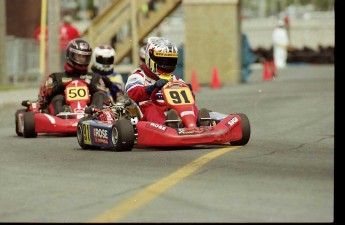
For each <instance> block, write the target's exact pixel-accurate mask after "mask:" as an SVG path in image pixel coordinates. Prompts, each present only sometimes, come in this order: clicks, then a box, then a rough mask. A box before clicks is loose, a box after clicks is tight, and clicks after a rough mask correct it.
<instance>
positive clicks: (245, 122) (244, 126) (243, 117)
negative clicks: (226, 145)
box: [230, 113, 250, 146]
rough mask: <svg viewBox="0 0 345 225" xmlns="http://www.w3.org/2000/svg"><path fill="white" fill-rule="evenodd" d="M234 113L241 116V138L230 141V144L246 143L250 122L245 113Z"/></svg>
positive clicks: (248, 136)
mask: <svg viewBox="0 0 345 225" xmlns="http://www.w3.org/2000/svg"><path fill="white" fill-rule="evenodd" d="M236 115H238V116H240V117H241V124H242V138H241V139H240V140H237V141H231V142H230V144H231V145H234V146H237V145H246V144H247V143H248V141H249V138H250V123H249V119H248V117H247V115H245V114H243V113H236Z"/></svg>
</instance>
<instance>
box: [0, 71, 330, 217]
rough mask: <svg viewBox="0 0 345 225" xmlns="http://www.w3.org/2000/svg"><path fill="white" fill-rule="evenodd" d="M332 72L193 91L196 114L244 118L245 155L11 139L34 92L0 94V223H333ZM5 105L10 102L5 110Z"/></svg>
mask: <svg viewBox="0 0 345 225" xmlns="http://www.w3.org/2000/svg"><path fill="white" fill-rule="evenodd" d="M334 77H335V76H334V66H333V65H289V66H288V68H286V69H284V70H281V71H279V74H278V77H276V78H274V79H273V80H269V81H264V80H262V78H261V70H260V69H257V70H255V71H254V73H253V74H252V75H251V77H250V82H249V83H247V84H239V85H231V86H224V87H222V88H220V89H211V88H209V87H202V88H201V90H200V91H199V92H197V93H196V97H197V103H198V105H199V107H207V108H209V109H212V110H214V111H218V112H222V113H239V112H241V113H245V114H246V115H247V116H248V118H249V120H250V123H251V139H250V140H249V143H248V144H247V145H246V146H243V147H234V146H230V145H217V146H195V147H189V148H166V149H160V148H144V147H138V146H136V147H135V148H134V149H133V151H131V152H112V151H99V150H93V151H91V150H90V151H86V150H81V149H80V147H79V145H78V143H77V139H76V137H75V136H62V135H58V136H55V135H39V137H38V138H34V139H24V138H22V137H17V136H16V134H15V129H14V113H15V111H16V109H19V108H21V106H20V102H21V101H22V100H24V99H27V98H29V99H30V98H31V97H33V98H34V97H36V94H37V91H38V90H35V89H33V90H23V91H18V92H17V93H16V94H15V95H11V93H10V92H6V93H5V92H0V96H1V102H0V103H1V104H0V109H1V110H0V146H1V147H0V155H1V157H0V187H1V188H0V190H1V191H0V222H155V223H156V222H169V223H170V222H177V223H179V222H229V223H234V222H241V223H242V222H250V223H251V222H269V223H271V222H333V221H334V212H335V206H336V205H335V195H334V189H335V185H334V184H335V182H334V174H335V173H334V172H335V168H334V165H335V163H334V160H335V157H334V156H335V155H334V153H335V151H334V150H335V147H334V133H335V131H334V111H335V109H334V100H335V95H334V94H335V88H334V83H335V82H334ZM13 96H15V101H16V102H11V98H14V97H13Z"/></svg>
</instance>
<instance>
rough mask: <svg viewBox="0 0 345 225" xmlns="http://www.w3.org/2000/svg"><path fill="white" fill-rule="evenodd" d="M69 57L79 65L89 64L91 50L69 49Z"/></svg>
mask: <svg viewBox="0 0 345 225" xmlns="http://www.w3.org/2000/svg"><path fill="white" fill-rule="evenodd" d="M69 58H70V59H71V60H72V61H73V62H75V63H78V64H80V65H89V64H90V61H91V52H84V51H79V50H75V49H70V53H69Z"/></svg>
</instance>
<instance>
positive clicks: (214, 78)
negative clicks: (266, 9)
mask: <svg viewBox="0 0 345 225" xmlns="http://www.w3.org/2000/svg"><path fill="white" fill-rule="evenodd" d="M210 86H211V88H220V87H221V86H222V85H221V84H220V80H219V76H218V68H217V67H214V68H213V71H212V82H211V85H210Z"/></svg>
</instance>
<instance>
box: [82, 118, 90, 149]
mask: <svg viewBox="0 0 345 225" xmlns="http://www.w3.org/2000/svg"><path fill="white" fill-rule="evenodd" d="M82 128H83V136H84V143H85V144H87V145H90V144H91V136H90V124H89V123H84V124H83V127H82Z"/></svg>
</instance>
